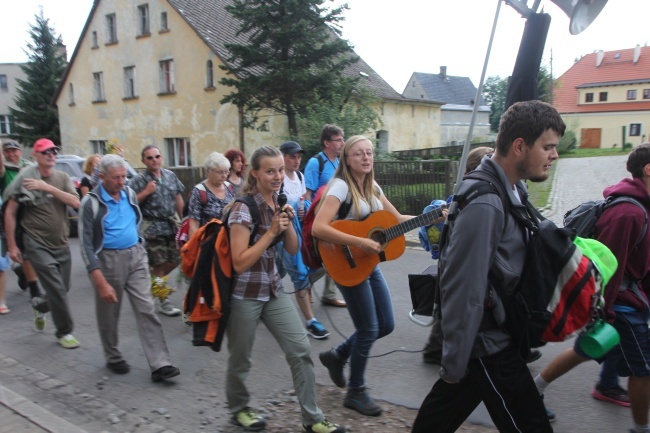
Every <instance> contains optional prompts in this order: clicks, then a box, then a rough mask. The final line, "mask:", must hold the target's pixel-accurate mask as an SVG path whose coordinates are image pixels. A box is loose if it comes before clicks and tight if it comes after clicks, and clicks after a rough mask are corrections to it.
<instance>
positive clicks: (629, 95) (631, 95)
mask: <svg viewBox="0 0 650 433" xmlns="http://www.w3.org/2000/svg"><path fill="white" fill-rule="evenodd" d="M627 100H628V101H635V100H636V90H635V89H633V90H628V91H627Z"/></svg>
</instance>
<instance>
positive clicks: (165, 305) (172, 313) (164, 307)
mask: <svg viewBox="0 0 650 433" xmlns="http://www.w3.org/2000/svg"><path fill="white" fill-rule="evenodd" d="M159 311H160V314H164V315H165V316H169V317H176V316H180V315H181V313H182V311H181V310H179V309H178V308H176V307H174V306H173V305H172V303H171V302H169V299H165V300H164V301H161V302H160V309H159Z"/></svg>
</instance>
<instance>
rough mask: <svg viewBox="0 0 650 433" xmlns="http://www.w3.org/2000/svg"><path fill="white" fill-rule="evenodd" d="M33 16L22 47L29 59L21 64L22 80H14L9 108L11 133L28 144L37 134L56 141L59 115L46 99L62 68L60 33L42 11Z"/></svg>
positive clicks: (63, 67) (64, 63) (56, 83)
mask: <svg viewBox="0 0 650 433" xmlns="http://www.w3.org/2000/svg"><path fill="white" fill-rule="evenodd" d="M34 17H35V19H36V23H35V24H33V25H30V30H29V35H30V37H31V39H32V42H31V43H28V44H27V48H28V49H27V50H25V52H26V54H27V55H28V59H29V60H28V61H27V63H26V64H25V65H22V66H21V68H22V70H23V72H24V73H25V75H26V80H21V79H18V80H16V82H17V84H18V86H17V89H16V93H17V95H16V98H15V99H14V105H15V107H16V108H10V109H9V114H10V115H11V118H12V122H13V125H12V134H11V136H12V138H15V139H17V140H19V141H21V142H22V143H25V144H26V145H28V146H31V145H32V144H33V143H34V141H35V140H36V139H38V138H40V137H47V138H49V139H50V140H52V141H54V142H55V143H57V144H60V143H61V136H60V133H59V115H58V112H57V110H56V108H54V107H53V106H51V105H50V101H51V99H52V97H53V96H54V92H55V91H56V89H57V88H58V86H59V82H60V80H61V77H62V76H63V73H64V71H65V68H66V58H65V54H64V53H65V50H62V49H61V48H62V47H63V42H62V40H61V36H57V35H56V33H55V32H54V29H53V28H52V27H50V24H49V19H46V18H45V17H44V16H43V10H42V9H41V11H40V14H39V15H34Z"/></svg>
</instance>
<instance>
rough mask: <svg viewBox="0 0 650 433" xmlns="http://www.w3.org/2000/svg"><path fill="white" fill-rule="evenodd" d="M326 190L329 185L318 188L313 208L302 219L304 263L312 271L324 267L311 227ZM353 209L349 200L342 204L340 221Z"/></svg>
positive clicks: (301, 250)
mask: <svg viewBox="0 0 650 433" xmlns="http://www.w3.org/2000/svg"><path fill="white" fill-rule="evenodd" d="M326 188H327V185H323V186H321V187H320V188H318V190H317V191H316V195H314V199H313V201H312V202H311V206H309V209H308V210H307V213H306V214H305V217H304V218H303V219H302V243H301V245H300V252H301V253H302V261H303V262H304V263H305V266H307V267H308V268H310V269H312V270H316V269H318V268H321V267H322V266H323V260H322V259H321V258H320V254H318V248H317V245H316V239H315V238H314V237H313V236H312V234H311V227H312V226H313V225H314V218H316V212H318V208H319V207H320V206H319V205H320V200H321V197H322V195H323V194H324V193H325V189H326ZM348 197H349V194H348ZM351 208H352V203H351V202H349V199H347V200H346V201H344V202H343V203H341V206H340V207H339V214H338V216H339V219H344V218H345V217H346V215H347V214H348V212H350V209H351Z"/></svg>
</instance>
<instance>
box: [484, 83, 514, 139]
mask: <svg viewBox="0 0 650 433" xmlns="http://www.w3.org/2000/svg"><path fill="white" fill-rule="evenodd" d="M507 94H508V79H507V78H501V77H499V76H498V75H493V76H491V77H488V78H487V80H485V84H483V98H484V99H485V100H486V101H487V103H488V104H489V105H490V130H491V131H493V132H496V131H498V130H499V120H500V119H501V114H502V113H503V108H504V107H505V105H506V95H507Z"/></svg>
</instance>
